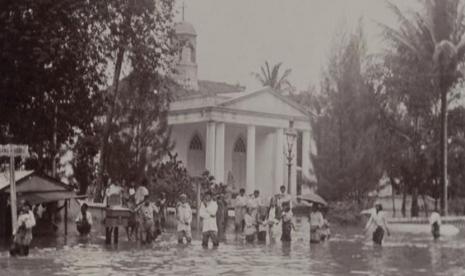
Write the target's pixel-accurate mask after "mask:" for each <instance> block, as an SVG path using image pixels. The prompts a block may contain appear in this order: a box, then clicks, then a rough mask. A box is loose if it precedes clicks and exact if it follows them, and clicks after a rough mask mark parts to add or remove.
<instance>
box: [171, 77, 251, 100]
mask: <svg viewBox="0 0 465 276" xmlns="http://www.w3.org/2000/svg"><path fill="white" fill-rule="evenodd" d="M170 86H171V87H172V88H171V89H170V90H171V91H170V92H171V95H172V96H173V97H172V98H173V100H179V99H182V98H190V97H203V96H215V95H218V94H225V93H235V92H243V91H244V90H245V87H243V86H240V85H232V84H227V83H224V82H215V81H208V80H200V81H199V90H198V91H193V90H188V89H185V88H183V87H181V86H180V85H178V84H176V83H172V84H171V85H170Z"/></svg>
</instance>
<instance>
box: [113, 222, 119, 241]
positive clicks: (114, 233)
mask: <svg viewBox="0 0 465 276" xmlns="http://www.w3.org/2000/svg"><path fill="white" fill-rule="evenodd" d="M113 235H114V236H113V242H114V243H115V244H118V237H119V231H118V226H115V227H113Z"/></svg>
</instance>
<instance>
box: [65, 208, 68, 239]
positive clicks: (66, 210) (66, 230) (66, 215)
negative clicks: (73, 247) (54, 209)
mask: <svg viewBox="0 0 465 276" xmlns="http://www.w3.org/2000/svg"><path fill="white" fill-rule="evenodd" d="M67 235H68V200H67V199H65V236H67Z"/></svg>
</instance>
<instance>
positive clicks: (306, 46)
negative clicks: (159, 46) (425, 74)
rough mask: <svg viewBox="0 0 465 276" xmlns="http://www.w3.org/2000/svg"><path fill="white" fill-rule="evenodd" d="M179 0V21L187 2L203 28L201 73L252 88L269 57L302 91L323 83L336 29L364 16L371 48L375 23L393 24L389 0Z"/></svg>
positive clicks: (188, 15) (377, 41)
mask: <svg viewBox="0 0 465 276" xmlns="http://www.w3.org/2000/svg"><path fill="white" fill-rule="evenodd" d="M176 1H177V10H178V14H177V20H181V18H182V16H181V6H182V3H183V2H184V3H185V6H186V8H185V20H186V21H188V22H190V23H192V24H193V25H194V27H195V29H196V31H197V35H198V36H197V45H198V46H197V62H198V69H199V78H200V79H206V80H213V81H224V82H228V83H232V84H235V83H240V84H242V85H246V86H247V88H249V89H254V88H257V87H259V84H258V83H257V81H256V80H255V79H254V78H253V77H252V76H251V72H253V71H258V70H259V68H260V65H262V64H263V63H264V62H265V61H266V60H268V61H270V62H271V63H272V64H274V63H277V62H283V69H285V68H291V69H292V74H291V76H290V81H291V83H292V84H293V85H294V86H296V87H297V89H298V90H303V89H306V88H307V87H308V86H309V85H310V84H312V83H313V84H317V83H318V80H319V76H320V72H321V68H322V66H323V65H324V63H325V60H326V59H327V56H328V48H329V47H330V45H331V41H332V39H333V37H334V33H335V31H336V29H338V28H340V27H341V25H344V26H353V25H354V24H355V23H356V22H357V20H358V18H359V17H360V16H363V17H364V22H365V25H366V30H365V31H366V33H367V40H368V44H369V45H368V47H369V49H370V51H377V50H379V48H380V47H381V38H380V36H379V30H378V28H377V25H376V23H375V22H384V23H388V24H389V23H393V20H392V15H391V14H390V12H389V11H388V10H387V9H386V4H385V2H384V0H184V1H183V0H176ZM404 1H405V0H404ZM408 1H410V2H412V1H413V0H408ZM396 2H399V1H396ZM349 28H350V27H349Z"/></svg>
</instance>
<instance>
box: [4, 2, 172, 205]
mask: <svg viewBox="0 0 465 276" xmlns="http://www.w3.org/2000/svg"><path fill="white" fill-rule="evenodd" d="M173 5H174V1H171V0H157V1H155V0H114V1H110V2H108V1H103V2H102V1H86V0H64V1H53V0H41V1H30V0H19V1H2V2H1V3H0V64H2V65H1V66H0V75H1V77H0V110H1V113H0V144H4V143H21V144H27V145H29V146H30V151H31V154H32V157H33V158H32V159H31V160H30V161H29V162H28V163H27V164H26V166H28V167H29V168H31V169H36V170H42V171H45V172H47V173H49V174H52V175H54V176H57V170H58V168H57V166H58V165H57V164H59V162H58V161H59V159H60V157H61V154H62V153H63V152H66V151H72V152H73V153H74V156H73V158H72V167H73V170H74V172H75V177H76V179H75V180H76V181H77V182H78V183H79V185H80V190H81V192H82V193H85V192H86V189H87V187H88V185H89V184H93V183H96V184H98V185H97V191H96V195H97V196H98V195H100V194H101V188H102V185H101V184H103V176H104V175H105V174H108V175H109V176H110V177H111V178H112V179H125V178H126V179H127V180H129V179H130V178H137V177H144V175H145V173H146V170H147V168H148V166H149V165H150V164H152V163H153V162H157V161H159V160H160V158H161V156H162V155H164V154H165V153H166V152H167V151H168V150H169V149H170V142H169V131H168V128H167V122H166V114H167V109H168V103H169V90H170V87H172V85H171V82H170V81H169V80H168V78H167V75H168V74H169V73H170V72H171V68H173V66H171V65H172V62H173V61H174V55H175V53H176V51H177V48H178V47H177V46H178V45H177V44H178V42H177V41H176V40H175V39H174V31H173V16H174V7H173ZM108 87H109V88H108ZM96 180H97V181H96Z"/></svg>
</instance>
